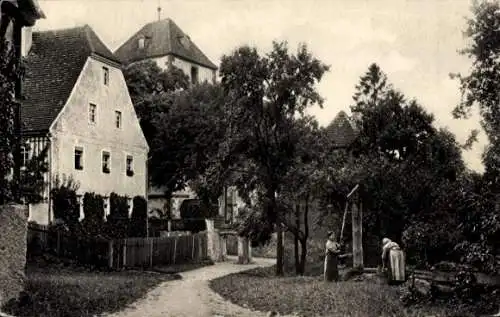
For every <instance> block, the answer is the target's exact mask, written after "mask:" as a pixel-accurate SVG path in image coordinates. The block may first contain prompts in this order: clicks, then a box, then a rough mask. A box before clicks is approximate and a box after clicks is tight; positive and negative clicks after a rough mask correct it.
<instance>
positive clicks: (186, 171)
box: [151, 84, 225, 203]
mask: <svg viewBox="0 0 500 317" xmlns="http://www.w3.org/2000/svg"><path fill="white" fill-rule="evenodd" d="M170 102H171V104H170V106H169V107H168V110H166V111H165V112H163V113H159V114H157V115H156V117H155V119H154V120H153V124H154V125H155V126H156V127H157V129H158V130H157V134H156V137H155V139H154V142H153V143H152V149H151V156H152V158H151V180H152V182H153V184H155V185H158V186H162V187H164V188H165V190H166V192H167V193H172V192H174V191H176V190H179V189H183V188H184V186H185V185H186V184H187V183H188V182H190V181H191V182H195V181H196V180H197V179H198V177H200V175H202V174H203V173H205V171H206V170H207V169H208V167H209V162H211V159H212V158H213V157H214V156H216V155H217V151H218V149H219V143H221V142H222V141H223V138H224V132H225V126H224V125H223V122H222V121H221V118H223V117H224V112H223V108H222V106H223V105H224V95H223V92H222V90H221V88H220V87H219V86H217V85H210V84H203V85H199V86H195V87H193V88H192V89H190V90H186V91H182V92H179V93H178V94H176V95H175V96H172V98H171V99H170ZM197 187H200V186H197ZM197 192H198V193H200V194H202V193H203V192H202V189H201V188H200V189H199V190H197ZM201 196H202V197H201V198H202V200H204V201H206V202H207V203H209V201H210V200H212V201H213V199H209V198H207V199H203V198H204V197H203V195H201ZM216 196H217V197H218V195H216Z"/></svg>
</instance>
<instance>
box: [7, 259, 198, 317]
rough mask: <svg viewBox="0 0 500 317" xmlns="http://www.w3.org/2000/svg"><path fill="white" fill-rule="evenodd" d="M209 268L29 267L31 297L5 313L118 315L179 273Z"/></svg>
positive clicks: (66, 316)
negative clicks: (108, 269) (102, 269)
mask: <svg viewBox="0 0 500 317" xmlns="http://www.w3.org/2000/svg"><path fill="white" fill-rule="evenodd" d="M205 265H207V264H205V263H204V264H183V265H176V266H171V267H168V268H157V269H156V270H155V272H144V271H122V272H96V271H94V272H92V271H89V270H86V269H83V268H77V267H61V266H45V267H37V266H29V267H28V269H27V282H26V288H25V292H26V293H27V294H29V296H27V297H26V298H25V299H23V300H21V302H20V303H16V304H13V305H12V304H11V305H6V307H4V309H3V310H4V311H5V312H7V313H10V314H13V315H15V316H22V317H32V316H33V317H35V316H37V317H70V316H71V317H90V316H94V315H99V314H102V313H104V312H115V311H119V310H121V309H123V308H125V307H126V306H128V305H130V304H132V303H133V302H135V301H136V300H138V299H140V298H142V297H144V296H145V295H146V294H147V292H148V291H149V290H151V289H152V288H154V287H155V286H157V285H159V284H160V283H162V282H164V281H170V280H175V279H180V278H181V277H180V276H179V275H178V274H176V273H179V272H183V271H187V270H192V269H196V268H199V267H201V266H205Z"/></svg>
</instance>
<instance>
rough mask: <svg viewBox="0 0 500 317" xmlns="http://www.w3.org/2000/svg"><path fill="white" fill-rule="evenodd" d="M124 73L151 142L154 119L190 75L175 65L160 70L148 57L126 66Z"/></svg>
mask: <svg viewBox="0 0 500 317" xmlns="http://www.w3.org/2000/svg"><path fill="white" fill-rule="evenodd" d="M123 75H124V77H125V81H126V83H127V87H128V91H129V93H130V97H131V99H132V103H133V104H134V107H135V110H136V113H137V116H138V117H139V122H140V124H141V128H142V130H143V132H144V135H145V136H146V140H147V141H148V143H149V144H150V145H151V143H152V142H153V139H154V137H155V135H156V128H155V126H154V124H153V120H154V118H156V117H157V115H158V114H160V113H163V112H165V111H167V109H168V106H169V105H170V102H169V99H170V98H173V97H172V94H173V93H174V92H176V91H180V90H185V89H187V88H188V87H189V78H188V77H187V75H186V74H184V72H183V71H182V70H181V69H179V68H177V67H171V68H169V69H167V70H162V69H161V68H160V67H159V66H158V65H157V64H156V62H154V61H151V60H146V61H141V62H137V63H133V64H130V65H128V66H127V67H126V68H125V69H124V70H123Z"/></svg>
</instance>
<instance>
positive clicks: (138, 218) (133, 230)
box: [129, 196, 148, 237]
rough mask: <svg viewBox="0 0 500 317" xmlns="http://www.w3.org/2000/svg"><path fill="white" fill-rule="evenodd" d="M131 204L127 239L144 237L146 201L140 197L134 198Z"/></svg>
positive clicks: (145, 231)
mask: <svg viewBox="0 0 500 317" xmlns="http://www.w3.org/2000/svg"><path fill="white" fill-rule="evenodd" d="M132 204H133V206H132V215H131V216H130V230H129V237H146V233H147V216H148V214H147V201H146V199H145V198H144V197H142V196H135V197H134V199H133V200H132Z"/></svg>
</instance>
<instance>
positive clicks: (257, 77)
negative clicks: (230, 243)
mask: <svg viewBox="0 0 500 317" xmlns="http://www.w3.org/2000/svg"><path fill="white" fill-rule="evenodd" d="M327 70H328V66H326V65H324V64H323V63H322V62H321V61H319V60H318V59H316V58H315V57H314V56H313V55H312V54H311V53H310V52H309V51H308V50H307V47H306V46H305V45H301V46H300V47H299V49H298V51H297V53H296V54H290V53H289V51H288V47H287V44H286V43H276V42H274V43H273V49H272V50H271V52H269V53H268V54H266V55H265V56H261V55H259V53H258V52H257V50H256V49H255V48H250V47H248V46H244V47H240V48H238V49H237V50H235V51H234V52H233V53H232V54H231V55H228V56H223V57H222V62H221V66H220V75H221V77H222V87H223V88H224V90H225V92H226V93H227V95H228V102H227V106H228V110H227V113H228V114H230V117H231V119H230V124H231V128H230V130H229V132H228V133H229V135H228V139H227V143H226V148H227V149H229V150H228V151H227V153H226V154H227V155H226V158H225V159H224V164H223V166H224V165H225V166H224V167H230V165H231V163H232V162H234V161H236V160H238V159H241V158H242V157H243V158H244V159H245V160H250V161H251V162H252V164H253V165H254V166H255V167H256V169H255V174H256V175H257V177H258V179H259V182H260V183H261V184H262V187H263V191H264V206H265V208H264V214H265V217H266V219H268V220H269V222H270V223H272V224H275V225H276V228H277V232H278V244H277V266H276V274H277V275H282V274H283V245H282V223H283V222H284V217H283V216H284V215H283V214H282V213H281V212H280V211H279V209H278V208H277V199H276V197H277V195H279V193H280V191H281V186H282V185H283V183H282V178H283V176H284V175H285V174H286V173H287V171H288V170H289V168H290V166H291V165H292V164H293V159H294V155H295V144H296V138H295V136H294V135H293V134H291V133H290V131H292V128H293V124H294V120H295V117H296V116H298V115H299V116H300V115H303V114H304V111H305V110H306V108H308V107H309V106H311V105H313V104H320V105H321V104H322V102H323V99H322V98H321V96H320V95H319V93H318V92H317V90H316V87H315V85H316V83H317V82H319V81H320V80H321V78H322V77H323V74H324V73H325V72H326V71H327ZM242 154H243V155H242Z"/></svg>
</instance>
